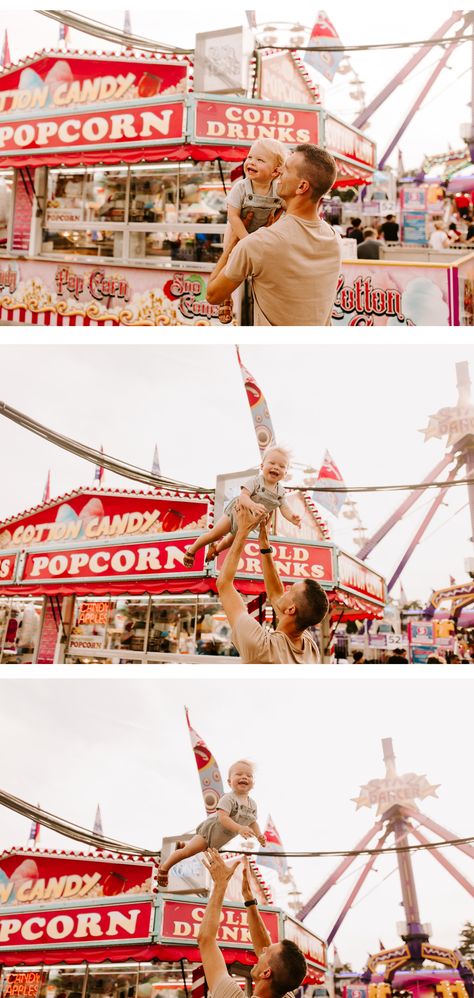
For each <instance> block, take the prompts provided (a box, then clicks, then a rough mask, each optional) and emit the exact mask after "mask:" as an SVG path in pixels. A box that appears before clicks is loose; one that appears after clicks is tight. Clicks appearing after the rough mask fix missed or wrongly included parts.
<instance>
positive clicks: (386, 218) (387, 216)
mask: <svg viewBox="0 0 474 998" xmlns="http://www.w3.org/2000/svg"><path fill="white" fill-rule="evenodd" d="M392 218H393V215H386V216H385V221H386V222H391V221H392Z"/></svg>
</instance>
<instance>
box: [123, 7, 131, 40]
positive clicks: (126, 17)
mask: <svg viewBox="0 0 474 998" xmlns="http://www.w3.org/2000/svg"><path fill="white" fill-rule="evenodd" d="M123 30H124V34H126V35H131V34H132V18H131V16H130V11H129V10H125V11H124V14H123Z"/></svg>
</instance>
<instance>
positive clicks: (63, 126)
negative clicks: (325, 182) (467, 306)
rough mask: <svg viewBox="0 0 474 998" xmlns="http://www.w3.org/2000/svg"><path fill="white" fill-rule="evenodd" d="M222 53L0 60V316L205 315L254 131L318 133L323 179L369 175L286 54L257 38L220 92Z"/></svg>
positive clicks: (349, 135)
mask: <svg viewBox="0 0 474 998" xmlns="http://www.w3.org/2000/svg"><path fill="white" fill-rule="evenodd" d="M238 32H241V29H238ZM238 32H237V33H238ZM235 33H236V32H234V34H235ZM211 34H213V33H211ZM214 34H216V35H219V36H221V35H222V34H224V35H225V36H226V37H225V38H218V39H213V40H212V42H213V49H212V51H213V53H214V55H213V59H214V62H216V57H215V51H216V46H218V45H223V46H225V44H226V38H227V35H230V36H231V41H232V45H233V46H234V45H235V44H236V43H235V42H234V39H233V36H232V30H230V32H229V33H226V32H217V33H214ZM234 50H235V49H234V48H232V51H234ZM224 54H225V53H224ZM206 58H207V61H206ZM226 59H227V61H226V62H225V73H224V75H225V78H226V81H227V87H223V81H222V76H219V74H218V79H217V80H216V79H214V80H213V77H212V72H211V71H209V72H206V74H204V76H203V74H202V73H201V77H203V78H201V79H195V80H193V66H192V64H191V61H190V59H189V58H188V57H186V56H181V57H177V56H173V57H171V56H169V55H160V54H156V55H146V56H143V55H134V54H132V53H125V54H124V53H122V54H120V55H111V54H105V53H101V54H97V53H89V54H84V53H82V54H81V53H79V52H63V51H61V52H58V51H43V52H40V53H37V54H35V55H34V56H32V57H31V58H28V59H25V60H23V61H21V62H20V63H19V64H18V65H17V66H10V67H8V68H7V69H4V70H3V71H2V72H0V320H2V321H11V322H14V323H26V324H35V323H36V324H40V325H44V324H46V325H66V326H71V325H73V326H75V325H81V326H82V325H106V326H116V325H180V324H188V325H189V324H190V325H209V324H212V323H214V322H218V320H217V310H216V306H210V305H208V304H207V302H206V300H205V297H206V281H207V277H208V274H209V272H210V271H211V270H212V269H213V267H214V265H215V263H216V261H217V259H218V258H219V255H220V253H221V250H222V241H223V233H224V229H225V223H226V204H225V198H226V192H228V190H229V189H230V186H231V184H232V182H233V179H235V178H236V177H238V176H239V175H240V171H241V165H242V163H243V161H244V159H245V156H246V154H247V151H248V148H249V146H250V145H251V144H252V142H253V141H254V140H255V139H258V138H275V139H278V140H279V141H281V142H283V143H285V144H286V145H288V146H289V147H290V146H294V145H295V144H297V143H299V142H314V143H318V144H320V145H322V146H324V147H326V148H327V149H329V151H330V152H331V153H332V154H333V155H334V156H335V157H336V160H337V165H338V179H337V182H336V186H341V187H345V186H346V187H347V186H352V187H358V186H360V185H364V184H367V183H370V179H371V176H372V174H373V171H374V168H375V146H374V143H373V142H372V141H371V140H370V139H368V138H366V137H365V136H364V135H363V134H362V132H360V131H358V130H357V129H354V128H353V127H352V126H350V125H347V124H345V123H344V122H341V121H339V120H338V119H337V118H335V117H334V116H333V115H331V114H329V113H327V112H326V111H325V110H324V108H323V107H322V106H321V104H320V103H319V96H318V92H317V89H316V88H315V87H314V86H313V85H312V83H311V81H310V79H309V77H308V74H307V73H306V72H305V70H304V67H303V64H302V63H301V62H300V60H299V59H298V58H297V57H296V55H294V54H291V53H289V52H274V51H268V52H266V51H265V52H260V53H259V55H258V60H257V61H256V62H254V63H253V64H252V65H253V70H252V72H251V74H250V75H251V78H252V86H251V88H250V93H251V94H252V97H251V98H247V97H246V96H245V94H246V93H249V88H248V76H247V80H246V83H245V85H242V83H241V85H240V91H239V90H238V89H237V84H236V86H235V88H234V93H238V92H240V94H243V95H244V96H239V97H234V96H233V94H231V95H230V96H229V95H228V93H227V94H226V95H224V96H222V90H223V89H227V91H228V92H229V85H228V76H229V73H231V71H233V73H234V76H235V72H236V69H237V70H238V73H237V75H239V74H240V75H242V72H241V70H240V61H239V60H237V67H236V66H233V65H231V63H229V57H228V52H227V56H226ZM224 61H225V60H224ZM241 61H242V65H244V63H245V60H244V59H243V58H242V60H241ZM202 63H203V65H206V66H208V65H210V61H209V58H208V57H206V56H205V53H204V57H203V60H202ZM217 64H218V60H217ZM223 65H224V63H223ZM247 65H248V60H247ZM198 85H199V86H200V87H204V88H205V87H209V88H213V90H214V92H213V93H209V92H206V91H205V90H204V92H203V91H201V92H198V90H197V86H198ZM219 89H220V90H221V95H219V94H216V92H215V91H217V90H219ZM348 279H349V280H350V284H351V286H352V283H353V278H352V272H351V274H350V275H349V276H348V277H344V279H343V285H345V284H346V283H347V280H348ZM377 287H378V284H377ZM397 288H398V284H397ZM339 290H340V291H341V293H342V285H341V289H339ZM381 293H382V292H381ZM384 293H385V292H384ZM365 295H366V298H367V303H368V304H367V308H368V309H369V311H368V313H367V314H368V315H369V314H370V316H374V315H381V314H382V313H381V312H380V308H381V306H380V301H381V299H380V300H379V298H378V299H377V303H376V305H374V304H373V302H372V303H371V301H370V302H369V298H368V297H367V295H368V292H367V291H366V292H365ZM377 295H378V292H377ZM376 297H377V296H376ZM379 297H380V296H379ZM357 301H358V302H359V304H360V295H359V297H358V299H357ZM341 307H342V308H343V310H345V311H344V314H346V310H347V292H344V302H343V304H342V306H341ZM399 311H400V309H398V310H397V314H398V312H399ZM387 314H388V315H392V312H391V311H390V308H389V312H388V313H387ZM393 314H394V313H393Z"/></svg>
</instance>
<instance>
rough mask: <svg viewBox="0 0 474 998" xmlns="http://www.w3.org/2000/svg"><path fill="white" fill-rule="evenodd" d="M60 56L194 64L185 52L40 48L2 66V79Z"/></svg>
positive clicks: (105, 60)
mask: <svg viewBox="0 0 474 998" xmlns="http://www.w3.org/2000/svg"><path fill="white" fill-rule="evenodd" d="M56 56H59V58H60V59H66V58H67V57H68V56H79V57H80V58H81V59H84V61H85V62H87V60H88V59H97V58H99V59H104V62H107V61H109V62H114V61H115V60H119V61H120V62H134V61H136V62H145V61H146V62H151V63H154V62H163V61H166V62H187V63H188V64H189V65H190V66H193V65H194V60H193V59H192V57H191V56H190V55H187V54H185V53H183V52H138V51H136V52H135V51H132V50H131V49H127V52H126V53H125V52H123V51H122V52H104V51H102V50H100V51H99V49H91V50H90V51H88V52H84V51H83V50H81V49H70V48H68V50H67V52H64V49H39V50H38V51H37V52H33V54H32V55H28V56H25V58H24V59H18V61H17V62H10V63H7V65H6V66H2V68H1V69H0V79H1V78H2V76H8V75H9V74H10V73H14V72H15V70H17V69H25V67H26V66H31V65H32V63H34V62H37V61H38V59H50V58H55V57H56Z"/></svg>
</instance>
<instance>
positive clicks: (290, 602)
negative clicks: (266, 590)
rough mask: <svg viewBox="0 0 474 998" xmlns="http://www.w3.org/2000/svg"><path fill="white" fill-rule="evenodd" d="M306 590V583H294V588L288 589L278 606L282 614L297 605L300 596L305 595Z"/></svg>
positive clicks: (288, 587) (278, 601)
mask: <svg viewBox="0 0 474 998" xmlns="http://www.w3.org/2000/svg"><path fill="white" fill-rule="evenodd" d="M304 588H305V583H304V582H294V583H293V585H292V586H287V587H286V589H285V592H284V593H283V596H280V598H279V599H278V600H277V604H276V605H277V608H278V609H279V610H280V612H281V613H284V611H285V610H288V609H289V608H290V607H292V606H294V605H295V603H296V602H297V599H298V596H299V595H303V592H304Z"/></svg>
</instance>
